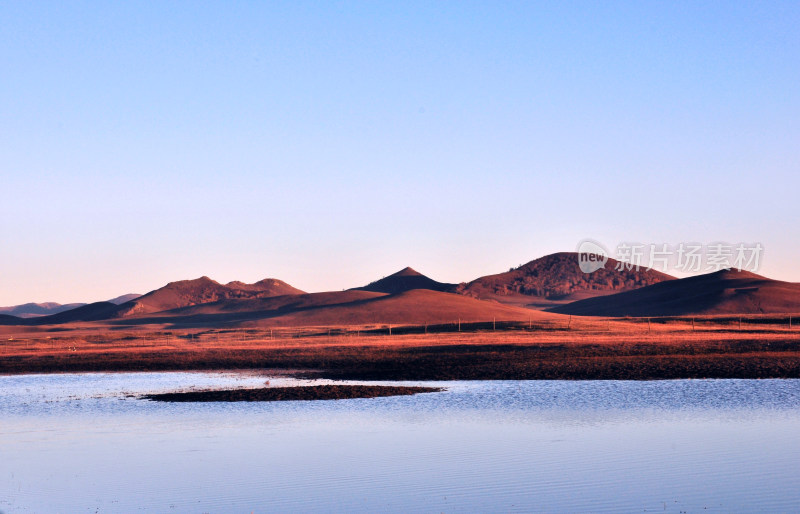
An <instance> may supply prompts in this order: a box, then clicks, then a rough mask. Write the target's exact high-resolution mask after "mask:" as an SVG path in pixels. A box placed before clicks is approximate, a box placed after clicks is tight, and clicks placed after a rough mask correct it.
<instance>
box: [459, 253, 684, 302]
mask: <svg viewBox="0 0 800 514" xmlns="http://www.w3.org/2000/svg"><path fill="white" fill-rule="evenodd" d="M617 264H618V261H616V260H614V259H608V262H607V263H606V265H605V267H604V268H601V269H599V270H597V271H595V272H594V273H584V272H583V271H581V269H580V267H579V265H578V254H577V253H576V252H561V253H554V254H552V255H546V256H544V257H541V258H539V259H535V260H533V261H530V262H529V263H527V264H523V265H522V266H520V267H518V268H514V269H511V270H509V271H507V272H505V273H498V274H496V275H487V276H485V277H480V278H478V279H475V280H473V281H472V282H469V283H466V284H460V285H459V286H458V289H457V292H458V293H460V294H463V295H466V296H472V297H474V298H486V299H496V300H497V301H501V302H502V301H504V299H506V298H507V299H508V300H511V301H512V303H520V299H519V297H520V296H526V297H534V298H541V299H546V300H554V301H563V300H569V299H571V298H575V297H586V296H597V295H606V294H612V293H616V292H620V291H627V290H631V289H637V288H640V287H645V286H649V285H652V284H657V283H659V282H664V281H669V280H673V279H674V278H675V277H672V276H670V275H667V274H665V273H661V272H659V271H655V270H645V269H639V270H638V271H637V270H627V269H623V270H617V269H615V268H616V266H617Z"/></svg>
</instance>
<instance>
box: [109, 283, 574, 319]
mask: <svg viewBox="0 0 800 514" xmlns="http://www.w3.org/2000/svg"><path fill="white" fill-rule="evenodd" d="M557 317H559V316H558V315H556V314H550V313H544V312H541V311H534V310H530V309H524V308H520V307H514V306H510V305H503V304H500V303H497V302H491V301H483V300H476V299H474V298H468V297H465V296H461V295H456V294H451V293H444V292H440V291H431V290H427V289H414V290H411V291H404V292H402V293H397V294H394V295H389V294H386V293H379V292H373V291H361V290H348V291H332V292H325V293H310V294H302V295H285V296H278V297H273V298H256V299H232V300H221V301H218V302H213V303H205V304H201V305H194V306H188V307H182V308H179V309H173V310H169V311H163V312H158V313H154V314H150V315H139V316H133V317H129V318H125V319H118V320H115V321H114V322H113V323H115V324H123V325H124V324H131V323H133V324H150V323H157V324H172V325H173V326H215V327H220V326H251V327H252V326H264V327H267V326H269V327H272V326H311V325H328V326H330V325H365V324H386V323H392V324H424V323H430V324H435V323H452V322H456V321H458V320H459V319H461V320H462V321H465V322H466V321H491V320H492V319H495V318H496V319H497V320H500V321H509V320H518V321H524V320H528V319H542V318H557Z"/></svg>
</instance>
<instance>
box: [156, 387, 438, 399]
mask: <svg viewBox="0 0 800 514" xmlns="http://www.w3.org/2000/svg"><path fill="white" fill-rule="evenodd" d="M443 390H444V389H442V388H440V387H412V386H382V385H316V386H296V387H263V388H260V389H224V390H215V391H214V390H212V391H187V392H174V393H159V394H148V395H144V396H142V397H141V398H142V399H144V400H153V401H157V402H280V401H296V400H349V399H354V398H378V397H383V396H404V395H411V394H417V393H438V392H441V391H443Z"/></svg>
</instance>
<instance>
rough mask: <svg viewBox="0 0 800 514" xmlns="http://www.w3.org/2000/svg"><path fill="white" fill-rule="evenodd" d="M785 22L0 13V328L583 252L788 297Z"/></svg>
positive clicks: (534, 6) (797, 16) (155, 10)
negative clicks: (757, 252)
mask: <svg viewBox="0 0 800 514" xmlns="http://www.w3.org/2000/svg"><path fill="white" fill-rule="evenodd" d="M798 27H800V3H798V2H796V1H791V2H779V1H769V2H746V3H745V2H649V1H646V2H541V3H536V2H489V1H487V2H464V1H459V2H397V3H390V2H298V1H287V2H280V3H269V2H202V3H198V2H185V3H184V2H4V3H2V4H0V76H1V78H0V167H2V180H3V191H4V195H3V201H2V203H0V214H2V216H1V221H0V234H2V239H0V244H1V245H2V246H1V247H0V305H12V304H16V303H21V302H26V301H59V302H67V301H95V300H101V299H106V298H110V297H112V296H116V295H119V294H122V293H127V292H146V291H148V290H151V289H155V288H157V287H160V286H161V285H163V284H164V283H166V282H168V281H172V280H178V279H185V278H195V277H198V276H201V275H208V276H210V277H211V278H214V279H216V280H219V281H223V282H227V281H230V280H234V279H238V280H244V281H248V282H252V281H256V280H259V279H261V278H264V277H268V276H269V277H277V278H280V279H283V280H286V281H287V282H289V283H291V284H292V285H295V286H296V287H299V288H301V289H305V290H309V291H319V290H335V289H342V288H345V287H353V286H357V285H361V284H364V283H367V282H369V281H371V280H373V279H376V278H380V277H381V276H384V275H387V274H389V273H392V272H394V271H396V270H398V269H400V268H402V267H404V266H406V265H410V266H412V267H415V268H416V269H418V270H419V271H422V272H424V273H426V274H428V275H429V276H432V277H433V278H436V279H438V280H443V281H453V282H459V281H465V280H471V279H473V278H475V277H477V276H480V275H484V274H488V273H495V272H500V271H504V270H506V269H508V268H509V267H510V266H514V265H517V264H520V263H523V262H527V261H529V260H531V259H533V258H536V257H539V256H542V255H545V254H548V253H553V252H556V251H573V250H574V249H575V247H576V245H577V243H578V241H579V240H580V239H582V238H586V237H591V238H594V239H598V240H600V241H602V242H605V243H606V244H607V245H610V246H613V245H616V244H617V243H618V242H620V241H641V242H656V243H660V242H664V243H679V242H681V241H699V242H713V241H729V242H740V241H743V242H756V241H757V242H761V243H762V244H763V245H764V247H765V253H764V259H765V260H764V266H763V267H762V269H761V272H762V273H764V274H766V275H768V276H771V277H773V278H781V279H784V280H793V281H800V266H798V263H797V262H796V260H797V258H798V257H799V256H800V241H798V221H800V206H799V205H798V200H797V198H798V185H800V87H798V86H800V30H799V29H798Z"/></svg>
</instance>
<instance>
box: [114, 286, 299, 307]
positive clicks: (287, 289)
mask: <svg viewBox="0 0 800 514" xmlns="http://www.w3.org/2000/svg"><path fill="white" fill-rule="evenodd" d="M302 293H303V291H300V290H299V289H296V288H294V287H292V286H290V285H289V284H287V283H285V282H283V281H281V280H277V279H273V278H269V279H264V280H261V281H259V282H256V283H255V284H244V283H242V282H230V283H228V284H225V285H223V284H220V283H219V282H216V281H214V280H211V279H210V278H208V277H200V278H198V279H195V280H181V281H178V282H170V283H169V284H167V285H166V286H164V287H162V288H160V289H156V290H155V291H151V292H149V293H147V294H146V295H143V296H140V297H139V298H137V299H135V300H132V301H129V302H126V303H124V304H122V305H120V308H119V310H118V312H117V316H122V317H126V316H135V315H142V314H150V313H154V312H160V311H165V310H171V309H177V308H180V307H186V306H190V305H198V304H204V303H211V302H217V301H220V300H231V299H246V298H268V297H272V296H280V295H292V294H302Z"/></svg>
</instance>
